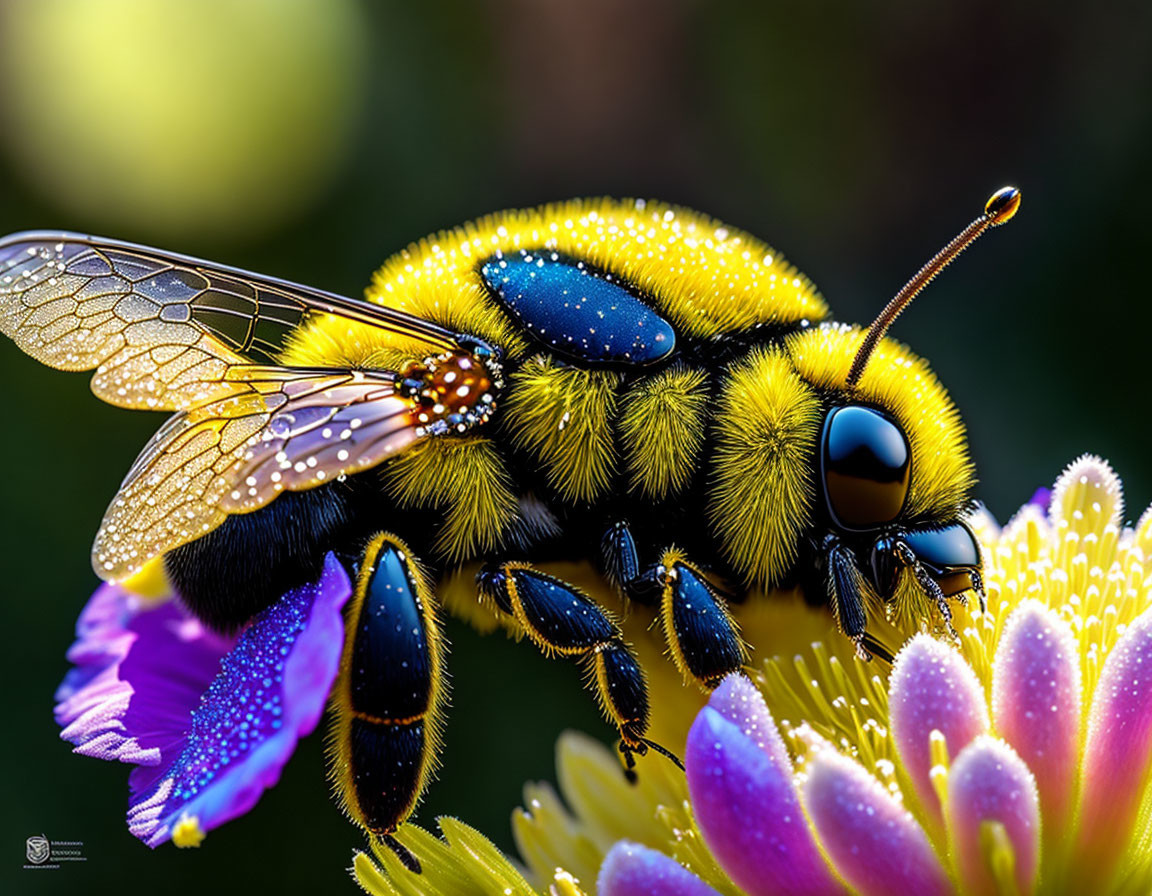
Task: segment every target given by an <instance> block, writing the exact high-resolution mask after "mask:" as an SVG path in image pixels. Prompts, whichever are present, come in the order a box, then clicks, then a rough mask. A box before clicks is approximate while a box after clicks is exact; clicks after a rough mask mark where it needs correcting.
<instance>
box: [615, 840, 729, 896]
mask: <svg viewBox="0 0 1152 896" xmlns="http://www.w3.org/2000/svg"><path fill="white" fill-rule="evenodd" d="M596 892H597V893H599V894H600V896H719V894H718V893H717V892H716V891H715V890H713V889H712V888H711V887H710V886H708V884H706V883H704V881H702V880H700V878H698V877H697V876H696V875H695V874H693V873H692V872H691V871H689V870H687V869H686V868H684V867H683V866H682V865H680V864H678V863H676V862H674V861H672V859H670V858H668V856H666V855H664V854H663V853H660V852H657V851H656V850H654V849H648V847H646V846H641V845H640V844H639V843H630V842H629V841H627V840H621V841H620V842H619V843H617V844H616V845H615V846H613V847H612V849H610V850H609V851H608V855H606V856H605V857H604V863H603V864H602V865H601V866H600V874H599V875H598V876H597V877H596Z"/></svg>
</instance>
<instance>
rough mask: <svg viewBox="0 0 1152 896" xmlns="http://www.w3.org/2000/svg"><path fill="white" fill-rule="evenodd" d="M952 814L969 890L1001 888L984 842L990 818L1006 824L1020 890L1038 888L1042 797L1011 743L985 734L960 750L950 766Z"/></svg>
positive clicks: (952, 827) (963, 876) (959, 866)
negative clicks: (984, 830)
mask: <svg viewBox="0 0 1152 896" xmlns="http://www.w3.org/2000/svg"><path fill="white" fill-rule="evenodd" d="M947 815H948V831H949V835H950V842H951V844H952V852H953V857H954V859H955V862H956V867H957V869H958V870H959V872H960V880H961V883H962V884H963V886H964V887H965V892H971V893H987V894H990V896H991V894H996V893H1000V892H1002V888H1001V887H1000V885H999V883H998V880H997V877H996V875H995V874H994V872H993V869H992V868H990V867H989V861H988V857H987V856H986V854H985V850H984V848H983V847H982V845H981V837H982V827H983V826H984V825H985V823H986V822H999V823H1000V824H1002V825H1003V826H1004V830H1005V832H1006V834H1007V836H1008V840H1009V842H1010V843H1011V846H1012V858H1013V866H1014V868H1015V872H1016V874H1015V877H1016V890H1017V892H1019V893H1021V894H1028V893H1031V892H1032V891H1033V889H1034V888H1035V886H1036V876H1037V874H1038V872H1039V866H1040V801H1039V798H1038V797H1037V794H1036V782H1035V780H1034V779H1033V777H1032V773H1031V772H1030V771H1029V770H1028V766H1027V765H1025V764H1024V761H1023V760H1022V759H1021V758H1020V757H1019V756H1017V755H1016V753H1015V751H1013V749H1012V748H1011V747H1010V746H1008V744H1006V743H1004V741H1002V740H998V739H997V738H994V737H989V736H987V735H981V736H980V737H978V738H976V739H975V740H974V741H972V743H970V744H968V746H966V747H965V748H964V749H963V750H961V751H960V755H959V756H957V757H956V761H955V762H953V763H952V767H951V768H950V769H949V771H948V807H947Z"/></svg>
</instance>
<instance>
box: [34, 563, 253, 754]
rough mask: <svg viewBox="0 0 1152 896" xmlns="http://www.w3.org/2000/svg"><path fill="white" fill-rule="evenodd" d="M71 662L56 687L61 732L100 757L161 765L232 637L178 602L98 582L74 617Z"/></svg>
mask: <svg viewBox="0 0 1152 896" xmlns="http://www.w3.org/2000/svg"><path fill="white" fill-rule="evenodd" d="M76 636H77V640H76V643H75V644H73V645H72V647H71V649H70V650H69V651H68V659H69V660H71V661H72V662H73V663H74V664H75V667H74V668H73V669H72V670H71V671H70V672H69V673H68V675H67V676H66V677H65V679H64V681H63V683H62V684H61V685H60V687H59V688H58V689H57V691H56V700H57V704H56V721H57V722H58V723H59V724H60V726H61V727H62V728H63V729H64V730H63V731H62V732H61V734H60V736H61V737H62V738H63V739H64V740H67V741H69V742H71V743H73V744H75V746H76V752H77V753H81V754H83V755H85V756H94V757H96V758H98V759H110V760H119V761H121V762H131V763H136V764H138V765H159V764H161V763H162V762H164V761H165V759H170V758H171V757H170V756H165V752H166V751H170V750H171V749H172V747H173V746H174V745H176V744H179V743H180V742H181V741H182V739H183V736H184V733H185V731H186V730H187V727H188V719H189V718H190V716H191V713H192V710H193V709H194V708H195V707H196V705H197V703H199V701H200V695H201V694H202V693H203V692H204V689H205V688H206V687H207V686H208V684H209V683H210V682H211V681H212V678H213V677H214V676H215V675H216V672H217V671H218V670H219V667H220V658H221V657H222V656H223V655H224V654H225V653H227V652H228V650H229V649H230V648H231V646H232V644H233V640H232V639H229V638H224V637H222V636H220V635H217V634H214V633H213V632H210V631H208V630H207V629H205V628H204V627H203V626H202V625H201V624H200V623H199V622H197V621H196V620H195V619H193V618H192V617H191V616H190V615H189V614H188V612H187V611H186V610H184V609H183V607H181V606H180V604H179V603H177V602H175V601H167V602H165V603H160V604H157V603H155V602H154V601H147V600H144V599H142V598H140V597H138V596H137V595H135V594H132V593H131V592H129V591H127V590H125V589H124V588H123V587H121V586H119V585H102V586H101V587H100V588H99V589H97V591H96V593H95V594H93V595H92V597H91V599H90V600H89V601H88V604H87V606H85V607H84V610H83V611H82V612H81V614H80V619H79V620H78V621H77V623H76Z"/></svg>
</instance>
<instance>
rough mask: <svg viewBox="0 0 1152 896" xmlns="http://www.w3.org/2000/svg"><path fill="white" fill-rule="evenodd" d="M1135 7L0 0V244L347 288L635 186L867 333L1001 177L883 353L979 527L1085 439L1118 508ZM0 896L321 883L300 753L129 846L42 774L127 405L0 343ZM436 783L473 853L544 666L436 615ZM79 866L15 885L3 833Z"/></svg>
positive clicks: (332, 832) (1144, 487) (531, 713)
mask: <svg viewBox="0 0 1152 896" xmlns="http://www.w3.org/2000/svg"><path fill="white" fill-rule="evenodd" d="M1149 96H1152V7H1150V6H1149V5H1148V4H1129V3H1120V2H1102V3H1097V4H1093V6H1092V7H1091V11H1088V8H1087V7H1085V8H1084V9H1079V10H1077V9H1075V8H1073V7H1070V6H1069V7H1067V8H1065V9H1064V10H1063V11H1061V10H1060V9H1059V8H1057V7H1052V6H1049V7H1044V8H1042V9H1039V8H1037V6H1036V5H1035V4H1031V3H1022V2H997V3H993V2H965V3H944V4H923V3H918V2H912V0H903V2H895V3H889V4H884V5H879V4H829V3H821V2H796V3H784V2H771V0H725V2H714V3H705V2H691V0H632V2H609V0H581V2H575V0H573V2H564V0H488V2H481V3H451V2H445V0H425V2H421V3H405V4H401V3H394V2H385V3H371V4H369V3H358V2H354V0H247V2H239V0H233V2H227V0H200V2H193V0H186V2H177V0H168V2H143V0H137V2H133V0H111V2H101V3H96V2H85V0H6V2H4V3H3V4H2V5H0V166H2V167H0V232H7V231H12V230H22V229H28V228H34V227H50V228H66V229H72V230H80V231H86V232H95V233H103V234H107V235H110V236H117V237H120V238H124V239H130V240H135V241H139V242H144V243H152V244H156V245H162V246H166V247H168V248H172V249H176V250H179V251H182V252H185V253H190V254H196V255H203V256H207V257H210V258H214V259H218V260H220V261H222V262H226V263H229V264H233V265H239V266H242V267H247V268H252V269H256V270H260V271H265V272H267V273H270V274H275V275H278V276H281V277H286V278H289V279H293V280H299V281H303V282H307V283H311V284H315V285H317V286H321V287H325V288H328V289H332V290H336V291H340V292H344V293H348V294H353V295H358V294H360V291H361V290H362V288H363V286H364V285H365V284H366V283H367V281H368V278H369V275H370V274H371V272H372V271H373V269H374V268H375V267H377V266H378V265H379V264H380V263H381V262H382V261H383V260H384V258H385V257H386V256H387V255H388V254H389V253H391V252H393V251H394V250H396V249H398V248H400V247H402V246H403V245H404V244H405V243H406V242H408V241H409V240H412V239H415V238H418V237H420V236H422V235H424V234H425V233H427V232H429V231H432V230H435V229H438V228H442V227H448V226H451V225H454V224H457V223H460V222H463V221H465V220H467V219H469V218H472V217H475V216H478V215H481V214H483V213H486V212H489V211H493V210H495V209H499V208H503V207H510V206H520V205H528V204H535V203H538V202H542V201H547V200H554V199H562V198H567V197H571V196H577V195H588V194H615V195H635V196H646V197H647V196H651V197H658V198H662V199H666V200H670V201H673V202H678V203H683V204H686V205H689V206H693V207H695V208H698V209H701V210H703V211H707V212H710V213H711V214H713V215H716V216H718V217H721V218H723V219H725V220H726V221H728V222H729V223H732V224H735V225H738V226H741V227H744V228H747V229H748V230H751V231H752V232H753V233H756V234H758V235H760V236H763V237H764V238H765V239H767V240H768V241H769V242H771V243H772V244H773V245H774V246H776V247H777V248H779V249H780V250H781V251H782V252H784V253H785V254H786V255H787V256H788V257H789V258H790V259H791V260H792V261H794V262H795V263H797V264H798V265H799V266H800V267H801V268H802V269H803V270H804V271H805V272H807V273H808V274H809V275H810V276H811V277H812V278H813V279H814V280H815V281H816V282H817V283H818V284H819V285H820V287H821V288H822V290H823V292H824V294H825V296H826V297H827V298H828V300H829V302H830V304H831V305H832V307H833V309H834V310H835V312H836V315H837V316H838V317H839V318H841V319H843V320H849V321H867V320H869V319H870V318H871V317H872V315H873V314H874V313H875V311H876V310H877V309H878V308H879V307H880V306H881V304H882V303H883V302H884V301H886V300H887V299H888V298H889V296H890V295H891V293H892V292H893V291H894V290H895V289H896V288H898V287H899V286H900V285H901V284H902V283H903V282H904V280H906V279H907V277H908V276H910V275H911V274H912V273H913V272H914V271H915V269H916V268H917V267H918V266H919V265H920V264H921V263H922V262H923V261H924V260H926V259H927V258H928V256H929V255H930V254H931V253H933V252H934V251H936V249H938V248H939V247H940V246H941V245H942V244H943V243H944V242H945V241H947V240H948V239H949V238H950V237H951V236H952V235H953V234H954V233H955V232H956V231H957V230H958V229H959V228H960V227H962V226H963V225H964V224H965V223H967V221H968V220H970V219H971V218H972V217H973V216H974V215H975V214H976V213H977V212H978V211H979V209H980V206H981V203H982V202H983V200H984V198H985V196H986V195H987V194H988V193H989V192H990V191H991V190H992V189H993V188H994V187H997V186H1000V185H1001V184H1003V183H1006V182H1012V183H1016V184H1017V185H1019V186H1020V187H1021V188H1022V189H1023V192H1024V204H1023V208H1022V211H1021V213H1020V215H1019V217H1018V218H1017V219H1016V220H1015V221H1014V222H1013V223H1012V225H1011V226H1010V227H1008V228H1005V229H1004V230H1002V231H999V232H997V233H996V234H994V235H993V236H992V237H990V238H988V239H987V240H986V241H985V242H983V243H982V244H981V245H980V246H979V247H978V248H977V249H976V250H975V251H974V252H972V253H971V254H970V255H969V256H967V257H965V258H964V259H963V260H962V261H960V262H959V263H957V265H956V266H955V267H954V268H953V269H951V270H949V272H948V273H947V275H946V276H944V277H943V278H942V279H941V280H940V281H939V283H938V284H937V285H934V286H933V287H932V290H931V291H930V293H929V294H928V295H927V296H925V298H924V299H923V300H922V303H921V304H919V305H917V306H916V307H915V308H913V309H912V311H911V312H910V313H909V314H907V315H906V316H905V317H904V318H902V319H901V320H900V322H899V324H898V325H897V330H896V335H897V336H898V337H899V338H900V339H903V340H905V341H907V342H908V343H910V344H911V345H912V346H913V347H914V348H915V349H916V350H917V351H918V352H920V353H921V354H923V355H925V356H927V357H928V358H930V359H932V361H933V363H934V366H935V369H936V371H937V372H938V373H939V375H940V376H941V378H942V379H943V380H944V381H945V383H946V384H948V386H949V388H950V389H951V391H952V393H953V395H954V396H955V398H956V400H957V402H958V404H959V405H960V407H961V408H963V409H964V412H965V415H966V419H967V422H968V427H969V431H970V436H971V441H972V448H973V451H974V454H975V457H976V459H977V462H978V465H979V470H980V475H981V480H982V482H981V486H980V496H981V497H982V498H983V499H984V500H985V501H986V502H987V503H988V504H989V506H990V507H991V508H992V510H993V512H994V513H995V514H996V515H997V516H998V517H1000V518H1002V519H1003V518H1006V517H1007V516H1008V515H1009V514H1010V513H1011V511H1012V510H1013V508H1015V507H1016V506H1017V505H1018V504H1020V503H1021V502H1022V501H1024V500H1026V499H1027V498H1028V497H1029V496H1030V495H1031V493H1032V491H1033V490H1034V488H1035V487H1036V486H1038V485H1042V484H1047V483H1050V482H1051V480H1052V479H1053V478H1054V476H1055V475H1056V473H1057V472H1058V471H1059V469H1060V468H1061V467H1062V465H1064V464H1065V463H1066V462H1067V461H1069V460H1071V459H1072V458H1073V457H1074V456H1076V455H1077V454H1078V453H1080V452H1083V451H1094V452H1097V453H1100V454H1102V455H1104V456H1105V457H1107V458H1109V459H1110V460H1111V461H1112V462H1113V464H1114V466H1115V467H1116V469H1117V470H1118V472H1119V473H1120V474H1121V475H1122V476H1123V478H1124V480H1125V483H1126V486H1127V494H1128V506H1129V516H1130V517H1133V518H1134V517H1136V516H1138V515H1139V513H1140V510H1141V508H1142V507H1143V506H1145V505H1146V504H1147V503H1148V502H1149V500H1150V499H1152V463H1150V461H1149V456H1148V451H1147V448H1146V441H1145V440H1146V429H1147V427H1146V425H1145V418H1144V413H1145V409H1146V407H1147V404H1148V400H1147V397H1146V396H1147V391H1146V390H1147V387H1148V377H1147V369H1148V366H1147V365H1148V356H1149V341H1148V339H1149V337H1148V334H1149V332H1150V328H1149V325H1150V324H1152V310H1150V306H1149V303H1148V302H1147V300H1146V295H1147V287H1146V282H1145V280H1146V262H1145V258H1146V256H1145V255H1144V253H1145V252H1146V251H1147V245H1148V238H1149V231H1150V225H1149V223H1148V221H1149V208H1150V207H1152V204H1150V203H1149V199H1150V198H1152V196H1150V195H1149V186H1150V184H1149V178H1148V174H1147V169H1148V163H1149V161H1150V160H1152V104H1150V103H1149ZM0 382H3V383H4V408H3V414H2V419H3V421H4V422H3V424H2V426H3V429H2V437H0V470H2V471H3V477H4V478H3V486H2V488H0V500H2V501H3V505H2V511H3V513H2V516H0V520H2V522H0V525H2V526H3V537H2V538H0V564H2V565H0V569H2V579H0V581H2V582H3V584H2V585H0V591H2V597H3V600H2V603H0V606H2V608H3V610H2V612H3V631H4V633H5V636H6V639H7V645H6V648H5V649H4V651H3V656H4V660H3V661H4V681H5V682H6V687H5V689H4V698H3V699H4V703H3V706H4V710H3V726H4V727H3V732H4V733H3V738H2V739H0V742H2V746H0V750H2V753H0V762H2V765H0V776H2V777H3V779H4V781H5V784H4V788H3V799H2V801H0V806H2V809H0V811H2V814H3V826H2V829H0V884H2V886H0V889H2V890H3V892H5V893H14V892H18V893H24V892H74V891H75V890H76V888H84V889H85V890H87V891H91V892H105V891H108V892H111V891H112V888H113V887H116V888H117V889H125V888H126V887H131V888H132V889H133V890H135V891H137V892H145V893H148V892H159V891H160V890H161V889H162V890H163V891H164V892H166V893H169V894H177V893H200V892H204V891H205V890H208V889H211V890H212V891H214V892H219V893H225V892H233V891H235V892H275V891H278V890H279V891H284V892H295V891H299V890H310V891H313V892H315V891H322V892H352V890H353V885H352V883H351V882H350V881H347V880H346V879H342V875H343V873H344V872H343V869H344V868H345V867H347V866H348V864H349V861H350V857H351V850H352V848H353V847H354V846H357V845H358V843H359V837H358V835H357V834H356V832H355V831H354V830H353V829H352V828H351V827H349V826H348V825H346V824H345V822H344V821H343V820H342V819H341V818H340V817H339V815H338V814H337V812H336V810H335V809H334V808H333V807H332V805H331V804H330V803H329V802H328V798H327V788H326V785H325V782H324V779H323V771H322V757H321V749H320V743H319V738H318V737H313V738H311V739H310V740H309V741H308V742H307V743H305V744H304V745H302V747H301V749H300V750H299V752H298V754H297V756H296V757H295V758H294V760H293V761H292V763H291V764H290V765H289V766H288V768H287V770H286V773H285V776H284V779H283V781H282V783H281V784H280V786H278V787H277V788H275V789H274V790H273V791H271V792H269V793H268V794H267V795H266V796H265V798H264V799H263V800H262V802H261V803H260V805H259V806H258V807H257V809H256V810H255V811H253V812H251V813H250V814H249V815H248V816H247V817H246V818H244V819H241V820H239V821H237V822H235V823H233V824H230V825H229V826H228V827H226V828H224V829H221V830H219V831H217V832H215V833H213V834H212V835H211V836H210V837H209V839H208V841H207V843H206V845H205V847H204V848H202V849H201V850H199V851H187V852H178V851H177V850H175V849H172V848H171V847H166V848H163V849H161V850H159V851H158V852H156V853H151V852H149V851H148V850H147V849H146V848H145V847H143V846H141V845H140V844H138V843H137V842H136V841H135V840H134V839H133V838H132V837H131V836H130V835H129V834H128V832H127V830H126V827H125V824H124V820H123V816H124V808H125V802H126V793H127V787H126V777H127V770H126V769H125V768H123V767H117V766H113V765H109V764H105V763H100V762H96V761H93V760H87V759H81V758H78V757H74V756H72V755H71V754H70V752H69V748H68V747H67V746H66V745H65V744H64V743H62V742H61V741H59V740H58V737H57V731H56V729H55V726H54V725H53V722H52V717H51V704H52V700H51V697H52V691H53V689H54V687H55V685H56V683H57V682H58V681H59V679H60V678H61V676H62V675H63V674H64V671H65V668H66V667H65V662H64V659H63V654H64V651H65V649H66V648H67V646H68V644H69V643H70V642H71V638H72V626H73V624H74V620H75V617H76V614H77V612H78V611H79V609H80V607H81V606H82V604H83V602H84V600H85V599H86V597H87V595H88V594H89V592H90V591H91V590H92V588H93V586H94V585H95V579H94V577H93V575H92V573H91V571H90V568H89V565H88V548H89V544H90V541H91V537H92V534H93V532H94V531H95V529H96V526H97V523H98V522H99V519H100V516H101V514H102V512H103V510H104V507H105V504H106V502H107V501H108V499H109V498H110V497H111V495H112V494H113V493H114V491H115V489H116V487H117V484H118V483H119V481H120V478H121V476H122V475H123V474H124V472H125V471H126V470H127V468H128V465H129V463H130V462H131V460H132V458H133V457H134V456H135V454H136V452H137V450H138V449H139V448H140V446H141V445H142V444H143V443H144V441H145V440H146V439H147V437H148V436H149V435H150V433H151V432H152V431H153V429H154V428H155V427H156V426H157V425H158V423H159V422H160V420H159V418H158V417H153V416H150V415H148V414H144V413H138V412H127V411H122V410H117V409H114V408H110V407H106V406H104V405H101V404H100V403H99V402H97V401H96V400H95V399H94V398H92V397H91V395H90V394H89V392H88V387H87V378H86V377H85V376H80V375H65V374H60V373H55V372H53V371H50V370H47V369H45V368H42V367H40V366H38V365H37V364H36V363H34V362H33V361H31V360H29V359H28V358H26V357H24V356H23V355H21V354H20V353H19V352H18V351H17V350H16V349H15V348H13V347H12V346H10V345H6V344H5V345H0ZM449 635H450V637H451V639H452V643H453V648H452V655H451V666H452V671H453V675H454V706H453V708H452V714H451V720H450V724H449V728H448V733H447V747H446V750H445V757H444V759H445V762H444V770H443V772H442V774H441V776H440V780H439V782H438V783H437V784H436V785H435V786H434V787H433V789H432V790H431V792H430V794H429V796H428V799H427V801H426V802H425V804H424V806H423V808H422V809H421V810H420V812H419V815H418V818H419V819H420V820H423V821H424V822H425V823H431V821H432V819H433V818H434V817H435V816H436V815H438V814H442V813H451V814H454V815H457V816H459V817H461V818H463V819H464V820H466V821H468V822H470V823H472V824H475V825H477V826H479V827H481V828H482V829H483V830H484V831H485V832H487V833H488V834H489V835H490V836H492V837H493V838H494V839H495V840H496V841H497V842H498V843H500V844H501V845H503V846H505V847H508V846H510V844H511V839H510V836H509V825H508V817H509V813H510V811H511V810H512V808H513V807H514V806H516V805H517V804H518V802H519V793H520V787H521V784H522V782H523V781H525V780H527V779H539V778H550V777H552V746H553V743H554V740H555V738H556V736H557V734H558V733H559V732H560V731H561V730H562V729H563V728H564V727H566V726H574V727H579V728H584V729H586V730H590V731H594V732H598V733H600V734H602V735H603V736H605V737H606V738H607V737H608V736H609V732H608V731H607V730H606V729H605V727H604V726H603V725H602V723H600V721H599V719H598V717H597V715H596V713H595V712H594V710H593V708H592V706H591V700H590V698H589V697H588V696H587V695H585V694H583V693H582V692H581V690H580V685H579V680H578V675H577V673H576V670H575V669H573V668H571V667H569V666H568V665H567V664H564V663H560V662H548V661H545V660H543V659H541V658H540V657H538V656H537V655H536V654H535V652H534V651H533V650H532V649H531V648H530V647H528V646H527V645H520V646H517V645H515V644H512V643H510V642H508V641H506V640H505V639H504V638H503V637H502V636H495V637H490V638H481V637H479V636H477V635H475V634H473V633H471V632H470V631H467V630H465V629H464V628H462V627H461V626H460V625H457V624H453V625H450V627H449ZM41 833H43V834H45V835H47V836H48V837H50V838H55V839H71V840H83V841H84V843H85V852H86V854H87V856H88V862H87V863H86V865H83V866H71V867H69V866H66V867H64V868H63V869H61V870H60V871H53V872H40V873H35V872H30V871H23V870H22V869H21V865H22V864H23V861H24V857H23V852H24V840H25V838H26V837H28V836H30V835H32V834H41Z"/></svg>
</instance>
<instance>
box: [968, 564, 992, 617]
mask: <svg viewBox="0 0 1152 896" xmlns="http://www.w3.org/2000/svg"><path fill="white" fill-rule="evenodd" d="M968 574H969V575H970V576H971V577H972V588H973V590H974V591H975V592H976V596H977V597H978V598H979V599H980V612H981V613H987V612H988V592H987V591H985V590H984V575H983V574H982V573H981V572H980V570H978V569H973V570H971V571H970V572H969V573H968Z"/></svg>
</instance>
